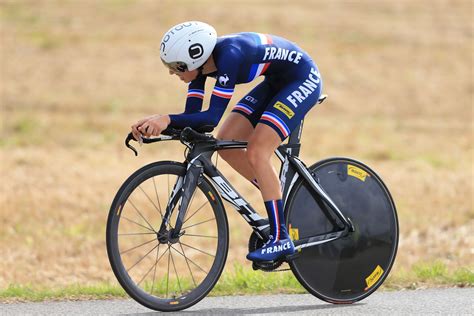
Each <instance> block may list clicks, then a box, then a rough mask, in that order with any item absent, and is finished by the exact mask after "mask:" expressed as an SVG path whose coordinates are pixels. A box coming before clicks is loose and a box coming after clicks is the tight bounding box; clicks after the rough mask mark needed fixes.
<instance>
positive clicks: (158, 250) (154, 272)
mask: <svg viewBox="0 0 474 316" xmlns="http://www.w3.org/2000/svg"><path fill="white" fill-rule="evenodd" d="M159 253H160V247H159V246H158V248H157V249H156V258H155V268H154V270H153V283H152V284H151V292H150V295H153V289H154V288H155V277H156V267H157V263H158V254H159Z"/></svg>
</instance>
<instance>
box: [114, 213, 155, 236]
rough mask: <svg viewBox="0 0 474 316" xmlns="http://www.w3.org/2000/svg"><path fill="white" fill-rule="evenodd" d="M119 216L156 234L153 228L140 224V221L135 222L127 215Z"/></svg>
mask: <svg viewBox="0 0 474 316" xmlns="http://www.w3.org/2000/svg"><path fill="white" fill-rule="evenodd" d="M120 218H123V219H126V220H127V221H129V222H132V223H134V224H137V225H138V226H141V227H143V228H145V229H146V230H149V231H151V232H153V233H154V234H156V232H155V231H154V230H153V229H150V227H146V226H144V225H142V224H140V223H137V222H135V221H133V220H131V219H130V218H127V217H125V216H123V215H122V216H120Z"/></svg>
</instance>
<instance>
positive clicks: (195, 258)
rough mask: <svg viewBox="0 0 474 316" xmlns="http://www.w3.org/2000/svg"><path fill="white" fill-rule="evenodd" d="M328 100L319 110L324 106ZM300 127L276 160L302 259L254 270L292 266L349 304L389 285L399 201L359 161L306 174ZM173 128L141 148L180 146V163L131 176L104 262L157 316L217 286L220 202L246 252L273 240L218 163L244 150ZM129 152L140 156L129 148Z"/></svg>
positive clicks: (324, 164) (323, 292)
mask: <svg viewBox="0 0 474 316" xmlns="http://www.w3.org/2000/svg"><path fill="white" fill-rule="evenodd" d="M325 98H326V96H322V97H321V98H320V100H319V103H321V102H322V101H324V99H325ZM302 129H303V121H302V122H301V124H300V125H299V126H298V127H297V128H296V129H295V130H294V131H293V132H292V133H291V135H290V137H289V140H288V142H287V143H286V144H282V145H281V146H279V147H278V148H277V150H276V151H275V153H276V155H277V156H278V158H279V159H280V160H281V163H282V165H281V170H280V181H281V187H282V193H283V201H284V211H285V218H286V225H287V228H288V231H289V233H290V236H291V238H292V240H293V243H294V245H295V248H296V250H297V251H296V253H295V254H293V255H291V256H288V257H284V258H281V259H279V260H276V261H271V262H253V264H252V265H253V268H254V269H260V270H263V271H278V270H277V269H278V268H279V267H280V265H281V264H283V263H284V262H287V263H288V264H289V267H290V269H291V271H292V272H293V274H294V275H295V277H296V279H297V280H298V281H299V282H300V283H301V285H302V286H303V287H304V288H305V289H306V290H308V292H309V293H311V294H313V295H314V296H316V297H318V298H320V299H322V300H324V301H327V302H330V303H335V304H350V303H354V302H356V301H359V300H361V299H364V298H366V297H367V296H369V295H370V294H372V293H373V292H374V291H375V290H376V289H377V288H378V287H379V286H380V285H381V284H382V283H383V282H384V280H385V279H386V277H387V275H388V274H389V272H390V269H391V267H392V265H393V262H394V260H395V256H396V252H397V246H398V234H399V230H398V219H397V213H396V208H395V204H394V201H393V199H392V197H391V195H390V193H389V191H388V189H387V187H386V186H385V184H384V183H383V182H382V179H381V178H380V177H379V176H378V175H377V174H376V173H375V172H374V171H373V170H372V169H371V168H369V167H368V166H367V165H365V164H363V163H362V162H360V161H357V160H354V159H350V158H343V157H336V158H329V159H325V160H322V161H319V162H317V163H315V164H313V165H311V166H310V167H307V166H306V165H305V164H304V163H303V162H302V161H301V160H300V159H299V158H298V156H299V151H300V147H301V144H300V139H301V132H302ZM210 131H212V128H206V127H204V128H203V129H201V130H199V131H195V130H193V129H191V128H185V129H183V130H174V129H167V130H165V131H164V132H163V133H162V135H161V136H159V137H156V138H145V139H143V143H154V142H160V141H167V140H179V141H181V143H182V144H184V145H185V146H186V151H185V153H186V155H185V157H186V158H185V161H184V162H176V161H160V162H155V163H151V164H148V165H146V166H144V167H142V168H141V169H139V170H137V171H136V172H135V173H133V174H132V175H131V176H130V177H129V178H128V179H127V180H126V181H125V182H124V183H123V185H122V186H121V188H120V189H119V191H118V192H117V194H116V196H115V198H114V200H113V202H112V205H111V208H110V212H109V216H108V222H107V232H106V239H107V253H108V257H109V261H110V264H111V266H112V269H113V272H114V274H115V276H116V277H117V279H118V281H119V283H120V284H121V286H122V287H123V288H124V289H125V291H126V292H127V293H128V294H129V295H130V296H131V297H132V298H133V299H135V300H136V301H137V302H139V303H140V304H142V305H144V306H146V307H148V308H151V309H154V310H158V311H177V310H182V309H185V308H188V307H190V306H192V305H194V304H196V303H197V302H199V301H200V300H201V299H203V298H204V297H205V296H206V295H207V294H208V293H209V291H211V289H212V288H213V287H214V285H215V284H216V282H217V281H218V279H219V277H220V275H221V273H222V270H223V268H224V265H225V262H226V258H227V251H228V247H229V227H228V223H227V216H226V213H225V208H224V204H223V202H222V199H221V198H223V199H225V200H226V201H228V202H229V203H230V204H231V205H232V206H233V207H234V208H235V209H236V210H237V211H238V212H239V213H240V215H241V216H242V217H243V218H244V219H245V221H246V222H247V223H248V224H249V225H250V226H251V227H252V229H253V233H252V234H251V236H250V239H249V251H253V250H255V249H258V248H260V247H261V246H262V245H263V244H264V243H265V241H266V240H267V239H268V237H269V233H270V229H269V223H268V219H266V218H264V217H262V216H260V215H259V214H258V213H257V212H256V211H255V210H254V209H253V207H252V206H251V205H250V204H249V203H248V202H247V201H246V200H245V199H244V198H243V197H242V196H241V195H240V194H239V193H238V192H237V191H236V190H235V188H234V187H233V186H232V185H231V183H230V182H229V181H228V180H227V179H226V178H225V177H224V176H223V175H222V174H221V172H220V171H219V170H218V169H217V167H216V165H215V164H214V163H213V162H212V160H211V157H212V155H213V154H214V153H215V152H216V151H219V150H228V149H236V148H246V146H247V142H244V141H234V140H218V139H215V138H214V137H213V136H212V135H211V134H209V132H210ZM131 140H133V136H132V135H131V134H129V135H128V137H127V139H126V141H125V143H126V146H127V147H129V148H130V149H132V150H133V151H134V152H135V154H136V155H137V151H136V150H135V148H133V147H132V146H131V145H130V144H129V143H130V141H131Z"/></svg>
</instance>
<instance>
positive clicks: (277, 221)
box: [272, 200, 280, 242]
mask: <svg viewBox="0 0 474 316" xmlns="http://www.w3.org/2000/svg"><path fill="white" fill-rule="evenodd" d="M272 212H273V218H274V219H275V223H274V225H275V240H274V242H277V241H279V240H280V218H279V217H278V205H277V201H276V200H272Z"/></svg>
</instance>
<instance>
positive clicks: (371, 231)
mask: <svg viewBox="0 0 474 316" xmlns="http://www.w3.org/2000/svg"><path fill="white" fill-rule="evenodd" d="M309 170H310V171H311V173H312V174H313V178H315V179H316V180H317V181H319V183H320V184H321V186H322V188H323V189H324V191H325V192H326V193H327V194H328V195H329V197H330V198H331V199H332V200H333V201H334V203H335V204H336V205H337V206H338V208H339V209H340V210H341V211H342V213H343V214H344V215H345V216H346V217H348V218H349V219H350V221H351V222H352V224H353V226H354V228H355V231H354V232H349V234H348V235H347V236H346V237H343V238H340V239H337V240H334V241H330V242H327V243H324V244H320V245H316V246H312V247H307V248H302V249H301V250H300V251H301V254H300V256H299V257H298V258H296V259H295V260H293V261H292V262H290V267H291V269H292V271H293V273H294V275H295V276H296V278H297V279H298V281H299V282H300V283H301V284H302V285H303V286H304V287H305V288H306V289H307V290H308V291H309V292H310V293H311V294H313V295H315V296H316V297H318V298H320V299H322V300H324V301H327V302H330V303H336V304H338V303H339V304H350V303H353V302H356V301H359V300H361V299H363V298H365V297H367V296H369V295H370V294H371V293H373V292H374V291H375V290H376V289H377V288H378V287H379V286H380V285H381V284H382V283H383V281H384V280H385V278H386V277H387V275H388V273H389V271H390V269H391V267H392V265H393V262H394V260H395V256H396V252H397V246H398V219H397V213H396V209H395V204H394V202H393V200H392V197H391V195H390V193H389V191H388V190H387V188H386V186H385V184H384V183H383V182H382V180H381V179H380V177H379V176H378V175H377V174H376V173H375V172H374V171H372V170H371V169H370V168H369V167H367V166H366V165H364V164H362V163H361V162H358V161H356V160H352V159H347V158H331V159H327V160H323V161H321V162H318V163H316V164H315V165H313V166H311V167H309ZM325 208H326V206H325V204H324V203H322V202H319V203H318V202H317V201H316V200H315V199H314V198H313V193H312V189H311V188H310V187H309V186H308V184H306V183H305V182H303V181H302V180H298V182H297V183H295V186H294V189H293V190H292V192H291V193H290V195H289V198H288V201H287V207H286V210H285V211H286V221H287V226H288V227H289V230H290V234H291V235H292V236H294V237H295V238H298V239H303V238H307V237H310V236H315V235H320V234H324V233H329V232H335V231H338V230H340V228H338V226H339V225H342V223H341V222H340V221H339V220H338V219H335V220H329V219H328V217H327V216H325Z"/></svg>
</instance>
